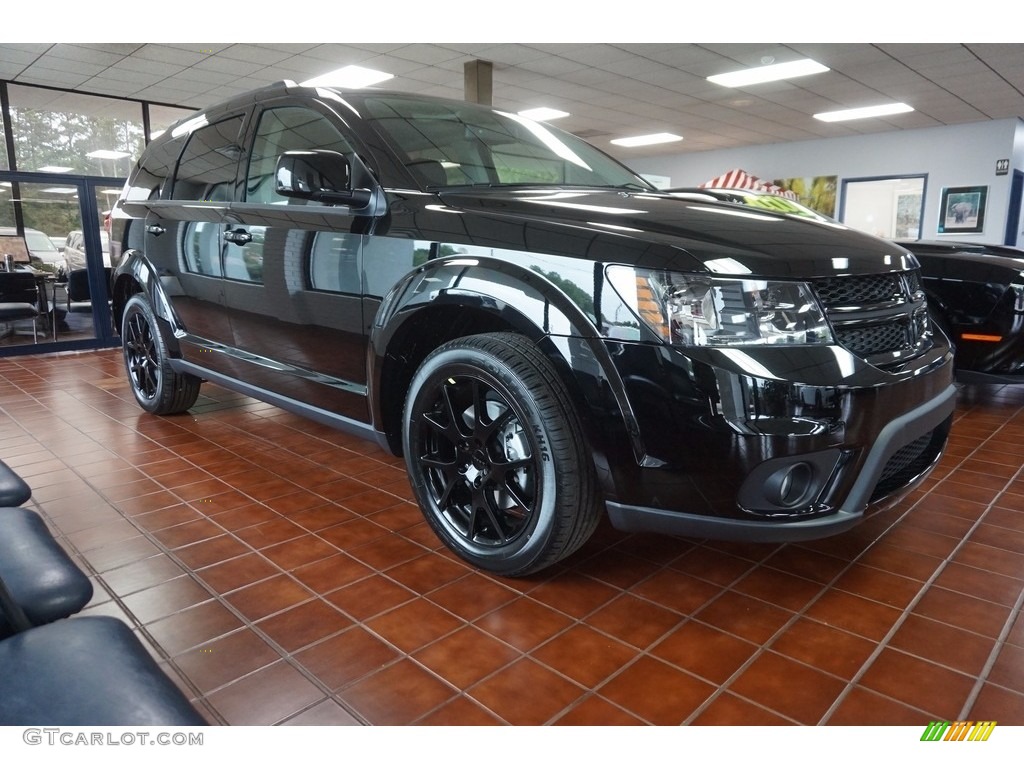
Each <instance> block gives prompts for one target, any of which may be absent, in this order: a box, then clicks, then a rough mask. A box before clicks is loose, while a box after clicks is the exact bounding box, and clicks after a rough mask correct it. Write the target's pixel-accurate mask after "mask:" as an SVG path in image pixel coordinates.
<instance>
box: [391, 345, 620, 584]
mask: <svg viewBox="0 0 1024 768" xmlns="http://www.w3.org/2000/svg"><path fill="white" fill-rule="evenodd" d="M403 447H404V449H405V461H406V467H407V469H408V471H409V478H410V480H411V482H412V486H413V489H414V491H415V493H416V498H417V500H418V501H419V505H420V508H421V509H422V510H423V514H424V516H425V517H426V519H427V522H428V523H430V525H431V527H432V528H433V529H434V531H435V532H436V533H437V535H438V536H439V537H440V538H441V540H442V541H443V542H444V543H445V544H446V545H447V546H448V547H449V548H450V549H451V550H452V551H454V552H455V553H456V554H458V555H459V556H460V557H462V558H463V559H464V560H466V561H468V562H470V563H472V564H473V565H475V566H477V567H479V568H482V569H485V570H488V571H491V572H493V573H496V574H501V575H504V576H522V575H525V574H528V573H533V572H535V571H539V570H541V569H543V568H546V567H548V566H550V565H552V564H554V563H556V562H558V561H559V560H561V559H563V558H565V557H567V556H568V555H570V554H571V553H572V552H574V551H576V550H577V549H579V547H581V546H582V545H583V544H584V542H586V541H587V539H588V538H590V535H591V534H592V533H593V532H594V529H595V528H596V527H597V523H598V519H599V514H600V512H599V505H598V492H597V481H596V475H595V472H594V467H593V462H592V460H591V457H590V455H589V451H588V449H587V447H586V443H585V441H584V440H583V436H582V430H581V428H580V424H579V419H578V417H577V415H576V412H575V410H574V408H573V406H572V403H571V401H570V399H569V396H568V393H567V392H566V389H565V386H564V385H563V384H562V381H561V379H559V377H558V375H557V373H556V372H555V370H554V368H553V367H552V365H551V363H550V362H549V361H548V359H547V358H546V357H545V356H544V355H542V354H541V353H540V352H539V351H538V350H537V348H536V345H534V344H533V343H532V342H530V341H529V340H528V339H526V338H525V337H523V336H519V335H517V334H512V333H495V334H486V335H479V336H468V337H465V338H461V339H456V340H455V341H452V342H449V343H448V344H445V345H443V346H441V347H439V348H438V349H436V350H435V351H434V352H432V353H431V354H430V355H429V356H428V357H427V359H426V360H424V361H423V364H422V365H421V366H420V368H419V370H418V371H417V372H416V375H415V376H414V377H413V380H412V383H411V385H410V387H409V395H408V397H407V399H406V403H405V414H404V422H403Z"/></svg>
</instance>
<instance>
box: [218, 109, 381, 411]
mask: <svg viewBox="0 0 1024 768" xmlns="http://www.w3.org/2000/svg"><path fill="white" fill-rule="evenodd" d="M311 148H317V149H329V150H333V151H337V152H345V153H349V152H351V147H350V145H349V143H348V141H347V140H346V139H345V138H344V137H343V136H342V134H341V132H340V131H339V129H338V128H337V127H335V126H334V125H333V124H332V122H331V121H330V120H329V119H328V118H327V117H326V116H325V115H323V114H321V113H319V112H317V111H315V110H312V109H310V108H308V107H298V106H289V105H287V104H283V105H280V106H273V105H272V106H271V107H270V108H268V109H265V110H264V111H263V113H262V115H261V116H260V118H259V122H258V124H257V127H256V131H255V134H254V138H253V146H252V150H251V153H250V158H249V163H248V167H247V169H246V173H245V193H244V194H245V199H244V200H243V201H241V202H237V203H234V204H232V205H231V207H230V209H229V211H228V212H227V215H226V224H227V227H226V233H225V237H226V239H227V243H226V245H225V250H224V268H225V275H224V277H225V280H224V291H225V294H224V301H225V304H226V306H227V307H228V309H229V312H230V315H231V323H232V326H233V334H234V342H235V345H236V346H237V347H238V348H239V349H240V350H241V351H243V352H244V353H245V354H246V358H245V361H246V371H245V374H244V377H243V378H244V379H245V380H246V381H248V382H250V383H252V384H254V385H256V386H258V387H260V388H263V389H266V390H269V391H271V392H274V393H276V394H280V395H285V396H287V397H292V398H295V399H296V400H299V401H301V402H304V403H308V404H311V405H313V406H316V407H319V408H323V409H325V410H329V411H332V412H335V413H340V414H342V415H344V416H347V417H349V418H353V419H357V420H359V421H366V420H368V418H369V415H368V410H367V406H366V397H365V393H366V365H365V334H364V332H363V322H362V312H361V300H360V299H361V293H362V286H361V284H360V279H359V257H360V241H361V239H360V237H359V236H358V235H357V234H355V233H354V230H355V229H357V228H358V227H359V219H358V217H356V216H353V215H352V214H351V213H349V211H348V209H347V208H345V207H331V206H324V205H320V204H317V203H313V202H307V201H303V200H295V199H290V198H285V197H282V196H280V195H278V194H276V192H275V190H274V178H273V177H274V167H275V165H276V162H277V158H278V156H279V155H280V154H282V153H283V152H286V151H290V150H296V149H311Z"/></svg>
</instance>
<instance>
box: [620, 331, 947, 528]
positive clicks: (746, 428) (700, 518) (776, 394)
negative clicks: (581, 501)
mask: <svg viewBox="0 0 1024 768" xmlns="http://www.w3.org/2000/svg"><path fill="white" fill-rule="evenodd" d="M844 355H847V353H842V354H841V353H840V351H839V350H836V349H834V348H832V349H824V350H823V349H817V350H806V349H805V350H796V349H794V350H763V351H756V352H755V351H751V352H750V353H749V354H745V355H743V356H738V355H736V354H724V355H723V354H720V353H718V352H714V351H713V352H709V353H707V354H704V355H703V356H701V355H700V354H693V353H692V351H688V354H686V355H682V354H681V353H677V352H675V351H673V352H671V353H668V354H666V352H665V351H664V349H663V350H661V351H654V350H651V349H650V348H647V349H644V348H643V347H642V345H636V346H632V345H631V348H630V349H619V350H617V351H616V354H615V355H614V357H615V359H616V361H617V365H618V366H619V370H620V371H623V372H625V371H629V374H628V375H624V376H623V380H624V386H625V389H626V391H627V392H628V399H629V402H630V403H631V405H632V407H633V414H634V416H635V418H636V423H637V426H638V436H639V440H638V441H637V442H638V443H639V444H640V445H641V447H642V451H643V456H642V459H641V460H640V461H633V462H630V461H625V460H624V459H626V457H625V456H619V457H618V459H619V460H618V461H614V460H613V461H612V462H610V466H611V467H612V469H611V474H612V477H611V478H610V479H611V482H610V483H607V484H606V491H605V492H606V498H607V499H608V501H607V507H608V513H609V518H610V520H611V522H612V523H613V525H614V526H615V527H617V528H620V529H623V530H627V531H656V532H662V533H669V534H674V535H684V536H696V537H702V538H703V537H711V538H720V539H742V540H759V541H792V540H800V539H811V538H820V537H823V536H829V535H832V534H835V533H839V532H841V531H843V530H846V529H848V528H850V527H852V526H854V525H856V524H857V523H858V522H859V521H860V520H862V519H863V518H864V516H865V514H866V512H867V511H868V509H869V506H871V505H874V504H876V503H878V502H882V501H883V500H885V501H887V502H889V503H894V502H895V501H896V500H898V499H899V498H901V497H902V496H904V495H905V494H906V493H907V492H909V490H911V489H912V488H913V487H914V486H915V485H916V484H917V483H918V482H920V480H922V479H923V478H924V477H925V476H926V475H927V473H928V471H929V470H930V469H931V467H932V466H934V464H935V463H936V461H937V460H938V459H939V457H940V456H941V453H942V450H943V448H944V446H945V442H946V437H947V436H948V433H949V428H950V425H951V423H952V414H953V409H954V406H955V400H956V389H955V387H954V386H953V382H952V370H953V369H952V355H951V353H950V350H949V347H948V346H946V345H943V344H936V345H934V347H933V348H932V349H931V350H929V351H928V352H927V353H926V354H923V355H920V356H918V357H916V358H914V359H912V360H909V361H907V362H906V363H904V364H902V365H901V366H897V367H893V368H890V369H888V370H882V369H879V368H877V367H875V366H871V365H869V364H867V363H865V362H864V361H862V360H859V359H858V358H856V357H855V356H852V355H848V356H844ZM830 363H831V367H830ZM800 381H803V382H808V383H795V382H800ZM833 382H839V384H838V385H836V384H835V383H833Z"/></svg>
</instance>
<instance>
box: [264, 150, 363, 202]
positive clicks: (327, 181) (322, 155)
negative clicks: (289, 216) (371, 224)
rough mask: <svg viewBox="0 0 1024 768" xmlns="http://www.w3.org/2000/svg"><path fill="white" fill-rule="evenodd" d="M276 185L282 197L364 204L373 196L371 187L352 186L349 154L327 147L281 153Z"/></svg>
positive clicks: (275, 177) (275, 172)
mask: <svg viewBox="0 0 1024 768" xmlns="http://www.w3.org/2000/svg"><path fill="white" fill-rule="evenodd" d="M274 188H275V190H276V191H277V194H279V195H281V196H282V197H292V198H296V199H299V200H314V201H316V202H320V203H341V204H342V205H349V206H351V207H353V208H362V207H363V206H365V205H366V204H367V203H369V202H370V198H371V197H372V192H371V191H370V190H369V189H353V188H352V166H351V164H350V163H349V160H348V158H347V157H345V155H343V154H341V153H340V152H332V151H330V150H326V149H310V150H296V151H292V152H285V153H284V154H283V155H281V156H280V157H278V158H277V168H275V170H274Z"/></svg>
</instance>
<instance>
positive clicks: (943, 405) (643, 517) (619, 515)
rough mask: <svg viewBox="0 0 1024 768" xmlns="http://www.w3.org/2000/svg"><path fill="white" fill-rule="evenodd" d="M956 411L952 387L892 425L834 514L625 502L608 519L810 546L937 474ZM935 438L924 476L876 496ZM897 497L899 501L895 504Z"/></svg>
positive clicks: (631, 527) (629, 526) (651, 528)
mask: <svg viewBox="0 0 1024 768" xmlns="http://www.w3.org/2000/svg"><path fill="white" fill-rule="evenodd" d="M955 405H956V388H955V387H953V386H950V387H948V388H947V389H946V390H944V391H943V392H942V393H940V394H939V395H938V396H936V397H934V398H932V399H931V400H929V401H928V402H926V403H923V404H922V405H920V406H918V407H917V408H915V409H913V410H912V411H910V412H908V413H905V414H903V415H902V416H899V417H897V418H896V419H894V420H893V421H891V422H890V423H889V424H888V425H886V426H885V427H884V428H883V429H882V431H881V433H880V434H879V435H878V437H877V438H876V440H875V443H874V445H873V446H872V447H871V449H870V450H869V451H868V453H867V456H866V457H865V459H864V461H863V464H862V466H861V468H860V472H859V474H858V475H857V478H856V480H855V481H854V482H853V484H852V487H851V488H850V491H849V493H847V494H846V497H845V499H844V500H843V501H842V503H841V504H840V506H839V508H838V509H835V510H834V511H832V512H831V513H829V514H825V515H823V516H818V517H808V518H805V519H791V520H784V519H778V518H772V519H764V520H754V519H749V518H748V519H737V518H726V517H710V516H707V515H695V514H688V513H685V512H678V511H670V510H666V509H657V508H652V507H642V506H632V505H629V504H623V503H620V502H615V501H609V502H608V503H607V507H608V516H609V519H610V520H611V523H612V525H613V526H614V527H615V528H618V529H619V530H623V531H634V532H641V531H648V532H656V533H664V534H671V535H676V536H692V537H696V538H711V539H724V540H742V541H761V542H770V541H804V540H808V539H817V538H823V537H825V536H832V535H834V534H837V533H842V532H843V531H845V530H848V529H850V528H852V527H854V526H855V525H857V524H858V523H859V522H861V520H862V519H863V518H864V516H865V513H866V511H867V510H868V508H869V505H870V504H871V503H881V502H883V501H885V502H888V503H890V504H891V503H893V502H895V501H896V500H898V498H899V497H902V496H904V495H906V494H907V493H909V492H910V491H911V490H913V488H914V487H916V486H917V485H918V484H919V483H920V482H921V481H922V480H923V479H924V478H925V477H926V476H927V474H928V472H929V471H931V468H932V467H933V466H934V465H935V463H936V462H938V460H939V458H940V457H941V447H942V445H943V444H944V443H945V438H946V435H948V432H949V425H950V422H951V421H952V413H953V409H954V407H955ZM926 436H929V437H930V439H931V440H932V441H933V442H937V443H938V447H939V450H937V451H932V453H931V454H929V455H928V457H927V460H926V461H925V463H924V464H923V466H921V467H920V471H918V472H915V473H914V474H913V475H912V476H910V477H908V478H906V479H905V480H904V481H903V482H901V483H900V485H899V486H898V488H896V489H894V490H893V491H892V492H890V493H885V494H882V495H877V494H876V488H877V487H878V484H879V480H880V478H882V477H883V474H884V473H885V471H886V469H887V467H889V466H890V462H891V460H892V459H893V457H894V456H895V455H896V454H897V453H898V452H899V451H900V450H901V449H903V448H905V447H906V446H909V445H912V444H913V443H914V442H915V441H918V440H919V439H922V438H924V437H926ZM804 458H805V457H803V456H801V455H799V454H797V455H794V456H792V457H790V458H789V461H791V462H793V463H798V462H801V461H803V460H804ZM894 497H897V498H894Z"/></svg>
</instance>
